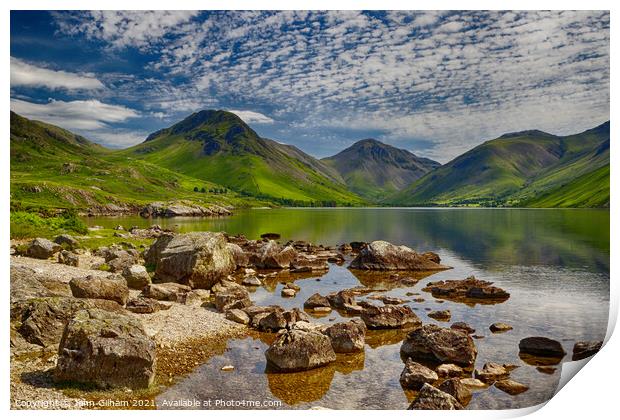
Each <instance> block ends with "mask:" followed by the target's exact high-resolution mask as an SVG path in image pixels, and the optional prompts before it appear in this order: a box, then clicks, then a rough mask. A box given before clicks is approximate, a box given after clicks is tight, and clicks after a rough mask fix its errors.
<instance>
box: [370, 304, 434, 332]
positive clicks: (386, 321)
mask: <svg viewBox="0 0 620 420" xmlns="http://www.w3.org/2000/svg"><path fill="white" fill-rule="evenodd" d="M361 317H362V321H364V323H365V324H366V326H367V327H368V328H369V329H371V330H378V329H388V328H403V327H411V326H417V325H422V321H420V318H418V316H417V315H416V314H415V313H414V312H413V310H412V309H411V308H410V307H409V306H396V305H385V306H367V307H366V308H365V309H364V311H363V312H362V315H361Z"/></svg>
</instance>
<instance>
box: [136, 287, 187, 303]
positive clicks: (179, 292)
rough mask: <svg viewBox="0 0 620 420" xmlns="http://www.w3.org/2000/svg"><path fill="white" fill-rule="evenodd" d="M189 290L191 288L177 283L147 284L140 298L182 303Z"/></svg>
mask: <svg viewBox="0 0 620 420" xmlns="http://www.w3.org/2000/svg"><path fill="white" fill-rule="evenodd" d="M191 290H192V288H191V287H189V286H184V285H182V284H178V283H158V284H149V285H147V286H146V287H145V288H144V289H143V290H142V293H141V294H140V296H141V297H147V298H152V299H156V300H167V301H170V302H179V303H184V302H185V300H186V298H187V294H188V293H189V292H191Z"/></svg>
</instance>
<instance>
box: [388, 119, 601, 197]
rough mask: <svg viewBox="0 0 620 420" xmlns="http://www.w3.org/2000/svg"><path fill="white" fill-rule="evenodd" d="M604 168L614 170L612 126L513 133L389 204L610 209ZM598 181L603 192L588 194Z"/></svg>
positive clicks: (434, 173) (417, 183)
mask: <svg viewBox="0 0 620 420" xmlns="http://www.w3.org/2000/svg"><path fill="white" fill-rule="evenodd" d="M604 167H607V168H608V167H609V122H606V123H604V124H601V125H600V126H598V127H596V128H593V129H591V130H587V131H584V132H583V133H579V134H575V135H571V136H555V135H552V134H549V133H545V132H542V131H538V130H529V131H523V132H518V133H510V134H505V135H503V136H501V137H499V138H497V139H495V140H490V141H487V142H485V143H483V144H481V145H479V146H477V147H475V148H473V149H472V150H470V151H468V152H466V153H464V154H462V155H461V156H459V157H457V158H455V159H454V160H452V161H451V162H448V163H447V164H445V165H443V166H441V167H439V168H437V169H436V170H434V171H432V172H430V173H428V174H427V175H425V176H424V177H422V178H420V179H419V180H417V181H415V182H413V183H412V184H411V185H409V186H408V187H406V188H405V189H403V190H402V191H400V192H398V193H396V194H394V195H392V196H390V197H389V198H388V199H386V202H389V203H390V204H393V205H440V206H458V205H481V206H494V205H509V206H532V207H537V206H544V207H546V206H551V207H557V206H562V207H563V206H568V205H569V204H570V206H571V207H572V206H585V207H587V206H590V205H592V203H598V204H597V205H605V203H608V202H609V188H605V183H606V185H607V186H608V185H609V179H608V175H607V179H606V180H605V171H604V170H601V171H600V172H596V171H598V170H599V169H601V168H604ZM588 174H589V175H590V176H588ZM607 174H608V171H607ZM601 176H602V179H601ZM581 177H583V178H581ZM580 178H581V179H580ZM594 179H598V180H599V181H600V182H602V184H601V185H602V188H590V189H588V190H585V191H584V186H585V185H589V186H590V187H592V185H591V183H592V181H593V180H594ZM558 194H565V195H566V196H567V197H568V196H569V195H570V196H574V197H575V200H567V201H563V200H560V199H559V196H558ZM543 197H548V198H543ZM553 197H555V198H553ZM607 205H608V204H607Z"/></svg>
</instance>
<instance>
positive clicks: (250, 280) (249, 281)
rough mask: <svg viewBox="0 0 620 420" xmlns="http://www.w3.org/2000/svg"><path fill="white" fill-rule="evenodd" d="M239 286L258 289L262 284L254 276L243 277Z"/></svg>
mask: <svg viewBox="0 0 620 420" xmlns="http://www.w3.org/2000/svg"><path fill="white" fill-rule="evenodd" d="M241 284H243V285H244V286H252V287H258V286H262V285H263V282H261V281H260V280H259V279H258V277H256V276H248V277H244V278H243V280H241Z"/></svg>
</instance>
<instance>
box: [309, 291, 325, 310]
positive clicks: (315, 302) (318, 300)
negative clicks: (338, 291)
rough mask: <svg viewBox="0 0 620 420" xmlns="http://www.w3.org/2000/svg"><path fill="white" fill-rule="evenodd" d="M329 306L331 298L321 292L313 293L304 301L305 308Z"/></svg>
mask: <svg viewBox="0 0 620 420" xmlns="http://www.w3.org/2000/svg"><path fill="white" fill-rule="evenodd" d="M329 306H330V304H329V300H328V299H327V298H326V297H325V296H322V295H320V294H319V293H315V294H313V295H312V296H310V297H309V298H308V299H307V300H306V301H305V302H304V308H305V309H314V308H324V307H329Z"/></svg>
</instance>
